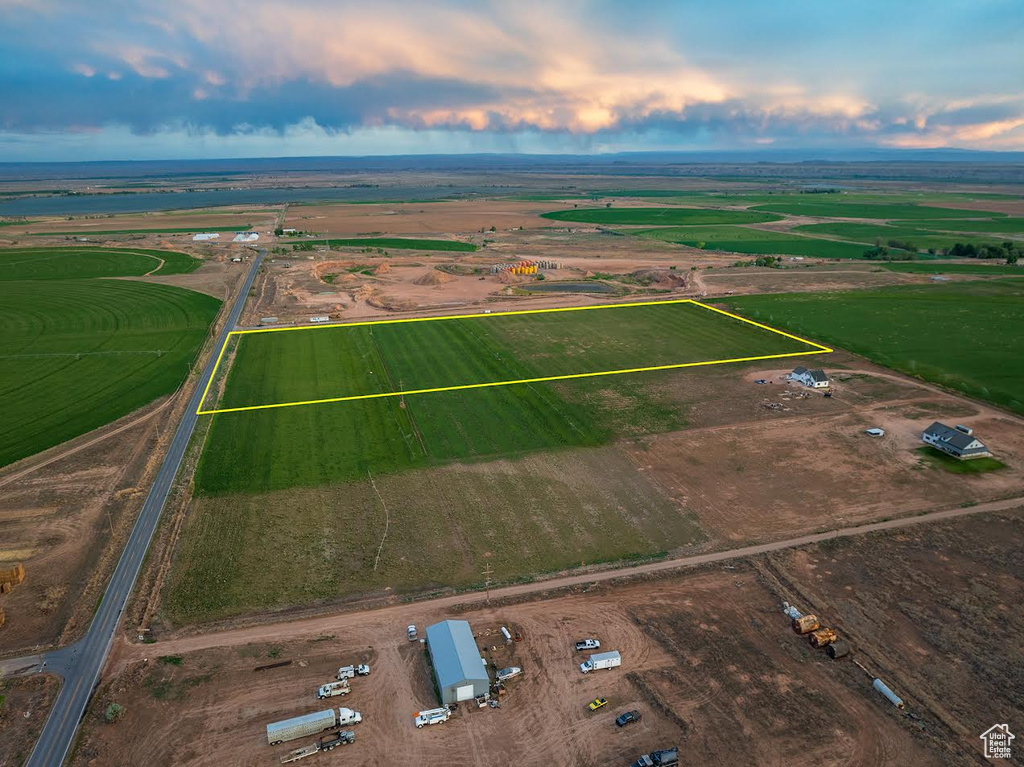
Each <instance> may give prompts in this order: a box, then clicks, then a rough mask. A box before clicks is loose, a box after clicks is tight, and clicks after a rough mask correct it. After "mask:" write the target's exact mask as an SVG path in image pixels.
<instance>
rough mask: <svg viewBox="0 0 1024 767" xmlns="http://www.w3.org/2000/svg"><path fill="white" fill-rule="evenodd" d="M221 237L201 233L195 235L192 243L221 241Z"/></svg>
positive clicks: (214, 233) (212, 233) (215, 234)
mask: <svg viewBox="0 0 1024 767" xmlns="http://www.w3.org/2000/svg"><path fill="white" fill-rule="evenodd" d="M219 239H220V235H219V234H217V233H216V232H199V233H198V234H195V235H193V237H192V242H209V241H210V240H219Z"/></svg>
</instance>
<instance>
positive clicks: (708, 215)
mask: <svg viewBox="0 0 1024 767" xmlns="http://www.w3.org/2000/svg"><path fill="white" fill-rule="evenodd" d="M541 215H542V217H543V218H547V219H551V220H552V221H578V222H580V223H586V224H608V225H622V226H626V225H632V224H648V225H652V226H654V225H664V226H680V225H684V224H685V225H694V226H700V225H707V224H758V223H763V222H765V221H779V220H780V219H781V218H782V217H781V216H776V215H773V214H771V213H759V212H747V211H743V210H708V209H706V208H579V209H578V210H575V209H574V210H556V211H552V212H551V213H542V214H541Z"/></svg>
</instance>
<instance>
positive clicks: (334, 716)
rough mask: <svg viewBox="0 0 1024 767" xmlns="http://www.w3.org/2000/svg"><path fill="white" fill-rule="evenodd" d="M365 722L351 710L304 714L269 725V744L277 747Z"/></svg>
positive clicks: (361, 716) (343, 709)
mask: <svg viewBox="0 0 1024 767" xmlns="http://www.w3.org/2000/svg"><path fill="white" fill-rule="evenodd" d="M361 721H363V715H362V714H360V713H359V712H358V711H353V710H352V709H350V708H339V709H338V710H337V711H335V710H334V709H333V708H328V709H325V710H324V711H316V712H314V713H312V714H304V715H303V716H296V717H293V718H291V719H285V720H283V721H280V722H272V723H270V724H268V725H267V742H268V743H269V744H270V745H272V746H276V745H277V744H278V743H284V742H285V741H286V740H295V739H296V738H304V737H305V736H307V735H316V734H318V733H321V732H323V731H324V730H330V729H333V728H335V727H340V726H342V725H345V724H356V723H358V722H361Z"/></svg>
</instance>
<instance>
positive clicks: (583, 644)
mask: <svg viewBox="0 0 1024 767" xmlns="http://www.w3.org/2000/svg"><path fill="white" fill-rule="evenodd" d="M575 646H576V652H584V651H586V650H600V649H601V643H600V642H598V641H597V640H596V639H581V640H580V641H578V642H577V643H576V645H575Z"/></svg>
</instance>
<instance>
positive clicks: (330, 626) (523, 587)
mask: <svg viewBox="0 0 1024 767" xmlns="http://www.w3.org/2000/svg"><path fill="white" fill-rule="evenodd" d="M1022 507H1024V497H1016V498H1009V499H1005V500H1001V501H992V502H990V503H983V504H978V505H977V506H972V507H970V508H956V509H945V510H943V511H934V512H931V513H928V514H921V515H919V516H914V517H903V518H900V519H890V520H886V521H884V522H873V523H871V524H866V525H858V526H856V527H847V528H842V529H839V530H830V531H828V532H824V533H815V534H812V535H803V536H800V537H798V538H790V539H788V540H784V541H774V542H772V543H763V544H758V545H755V546H744V547H742V548H738V549H731V550H728V551H716V552H712V553H709V554H699V555H697V556H692V557H685V558H682V559H671V560H664V561H659V562H650V563H647V564H642V565H637V566H635V567H626V568H620V569H615V570H606V571H603V572H598V573H587V574H583V575H573V576H567V577H564V578H553V579H551V580H547V581H539V582H536V583H527V584H519V585H515V586H506V587H504V588H500V589H494V590H492V591H491V598H493V599H495V600H498V599H504V598H508V597H518V596H523V595H525V594H532V593H540V592H545V591H554V590H557V589H563V588H567V587H571V586H580V585H583V584H588V583H597V582H600V581H609V580H614V579H616V578H630V577H634V576H638V575H649V574H652V573H660V572H665V571H669V570H675V569H680V568H684V567H693V566H696V565H704V564H709V563H715V562H726V561H728V560H732V559H740V558H743V557H750V556H754V555H757V554H765V553H768V552H773V551H780V550H783V549H789V548H794V547H797V546H804V545H807V544H812V543H819V542H821V541H828V540H833V539H837V538H848V537H851V536H857V535H864V534H866V533H873V532H878V531H882V530H893V529H897V528H904V527H911V526H914V525H919V524H924V523H928V522H938V521H941V520H948V519H954V518H956V517H964V516H968V515H971V514H982V513H985V512H992V511H1010V510H1014V509H1018V508H1022ZM486 598H487V597H486V596H485V594H483V593H481V592H473V593H468V594H458V595H455V596H449V597H443V598H440V599H434V600H429V601H426V602H423V603H419V604H413V605H409V604H401V605H393V606H389V607H385V608H381V609H379V610H372V611H369V612H370V613H373V614H374V618H375V619H380V618H382V617H384V616H385V615H386V614H387V613H396V614H397V613H400V614H401V616H402V617H401V619H399V622H401V621H403V620H404V621H406V622H408V621H415V620H421V619H420V618H419V617H418V615H419V614H427V613H435V612H438V611H440V610H443V609H446V608H451V607H453V606H455V605H468V604H476V603H480V602H484V601H485V600H486ZM366 615H367V612H352V613H344V614H341V615H333V616H325V617H317V618H309V619H303V620H296V621H288V622H284V623H276V624H268V625H264V626H253V627H249V628H243V629H234V630H229V631H222V632H217V633H211V634H203V635H199V636H190V637H182V638H180V639H171V640H168V641H164V642H159V643H157V645H156V646H154V645H133V644H129V643H127V642H125V641H124V640H123V639H122V641H121V642H120V643H119V644H118V645H117V646H116V647H115V648H114V650H113V653H112V658H111V663H109V664H108V665H107V669H106V672H105V675H104V676H105V677H109V676H111V675H113V674H116V673H117V672H118V671H120V670H121V669H122V668H123V667H124V666H125V665H126V664H128V663H131V662H133V661H136V660H139V659H141V658H144V657H149V656H152V655H154V654H156V653H159V654H161V655H170V654H179V653H187V652H195V651H196V650H201V649H205V648H210V647H232V646H238V645H244V644H249V643H252V642H265V641H273V640H277V639H281V638H283V637H288V638H291V639H294V638H299V637H303V636H311V637H315V636H320V635H323V634H327V633H338V632H342V631H345V630H347V629H350V628H351V627H353V626H356V625H358V624H360V623H361V622H363V621H364V620H365V619H366Z"/></svg>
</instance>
